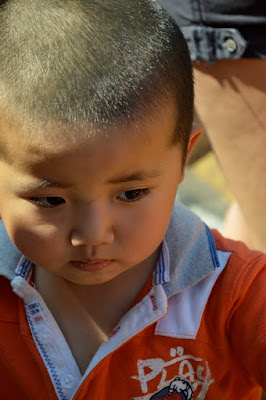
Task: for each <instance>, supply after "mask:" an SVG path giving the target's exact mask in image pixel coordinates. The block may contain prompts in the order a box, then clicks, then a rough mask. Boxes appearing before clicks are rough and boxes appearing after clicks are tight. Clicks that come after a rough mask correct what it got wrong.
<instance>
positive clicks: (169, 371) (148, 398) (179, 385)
mask: <svg viewBox="0 0 266 400" xmlns="http://www.w3.org/2000/svg"><path fill="white" fill-rule="evenodd" d="M167 358H168V359H167V360H163V359H162V358H149V359H146V360H138V361H137V371H138V375H136V376H132V377H131V378H132V379H135V380H137V381H139V385H140V389H141V392H142V396H137V397H132V400H191V399H192V398H193V400H204V399H205V397H206V394H207V392H208V389H209V387H210V385H211V384H212V383H213V382H214V379H212V378H211V372H210V369H209V364H208V361H205V360H203V359H201V358H198V357H194V356H193V355H190V354H185V353H184V348H183V347H177V348H171V349H170V357H169V356H168V357H167ZM158 382H159V384H158ZM154 383H155V384H156V385H157V390H156V391H155V390H154Z"/></svg>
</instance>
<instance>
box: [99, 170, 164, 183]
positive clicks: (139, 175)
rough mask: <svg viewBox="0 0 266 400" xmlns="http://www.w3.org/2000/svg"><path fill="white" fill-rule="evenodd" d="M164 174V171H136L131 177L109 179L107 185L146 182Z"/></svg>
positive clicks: (123, 176) (122, 176)
mask: <svg viewBox="0 0 266 400" xmlns="http://www.w3.org/2000/svg"><path fill="white" fill-rule="evenodd" d="M161 174H162V171H160V170H158V169H156V170H151V171H136V172H133V173H132V174H129V175H121V176H118V177H117V178H113V179H109V180H108V181H107V183H111V184H117V183H126V182H131V181H145V180H147V179H154V178H158V177H159V176H160V175H161Z"/></svg>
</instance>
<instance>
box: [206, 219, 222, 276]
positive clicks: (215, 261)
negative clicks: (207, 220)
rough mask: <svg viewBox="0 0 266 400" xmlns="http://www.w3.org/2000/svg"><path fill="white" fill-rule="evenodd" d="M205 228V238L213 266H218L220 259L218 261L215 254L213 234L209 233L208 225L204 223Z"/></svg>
mask: <svg viewBox="0 0 266 400" xmlns="http://www.w3.org/2000/svg"><path fill="white" fill-rule="evenodd" d="M205 229H206V233H207V238H208V241H209V246H210V253H211V257H212V261H213V265H214V266H215V268H219V267H220V261H219V258H218V255H217V250H216V245H215V241H214V238H213V234H212V233H211V231H210V229H209V228H208V226H207V225H206V224H205Z"/></svg>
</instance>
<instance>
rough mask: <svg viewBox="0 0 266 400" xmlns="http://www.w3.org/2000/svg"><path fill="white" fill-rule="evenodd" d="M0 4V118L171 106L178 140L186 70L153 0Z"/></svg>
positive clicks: (185, 113)
mask: <svg viewBox="0 0 266 400" xmlns="http://www.w3.org/2000/svg"><path fill="white" fill-rule="evenodd" d="M1 3H2V5H1V7H0V35H1V39H0V127H1V125H2V124H3V123H4V122H5V118H6V119H8V118H12V120H13V119H14V120H16V121H17V122H18V123H19V124H20V125H21V126H24V127H26V128H27V127H31V128H32V129H37V128H39V129H40V127H42V126H43V127H45V126H46V125H47V124H49V123H52V124H55V126H56V125H58V126H62V127H65V128H68V127H72V128H79V127H81V128H83V127H86V126H87V127H88V126H89V127H95V128H97V127H100V128H101V127H108V126H110V125H111V124H120V123H125V122H130V121H131V120H132V119H134V118H138V117H141V116H144V115H149V114H150V113H151V110H152V108H155V107H159V106H160V103H161V100H163V99H165V98H167V99H169V100H171V101H172V102H173V103H174V104H175V106H176V110H177V111H176V112H177V129H176V132H175V136H174V137H173V142H174V143H181V144H183V145H184V147H186V145H187V142H188V139H189V134H190V130H191V125H192V119H193V97H194V94H193V74H192V66H191V61H190V56H189V51H188V48H187V44H186V41H185V39H184V37H183V35H182V33H181V32H180V30H179V28H178V27H177V26H176V24H175V23H174V21H173V20H172V19H171V17H170V16H169V15H168V14H167V12H166V11H164V10H163V9H162V8H161V6H160V5H159V4H158V3H157V2H156V1H153V0H126V1H122V0H6V1H2V2H1Z"/></svg>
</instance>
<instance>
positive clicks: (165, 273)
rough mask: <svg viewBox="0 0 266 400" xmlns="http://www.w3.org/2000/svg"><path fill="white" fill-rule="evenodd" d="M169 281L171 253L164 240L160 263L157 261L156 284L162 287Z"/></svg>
mask: <svg viewBox="0 0 266 400" xmlns="http://www.w3.org/2000/svg"><path fill="white" fill-rule="evenodd" d="M169 281H170V273H169V251H168V247H167V244H166V241H165V240H163V242H162V245H161V251H160V254H159V258H158V261H157V264H156V267H155V274H154V284H155V285H162V284H163V283H166V282H169Z"/></svg>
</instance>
